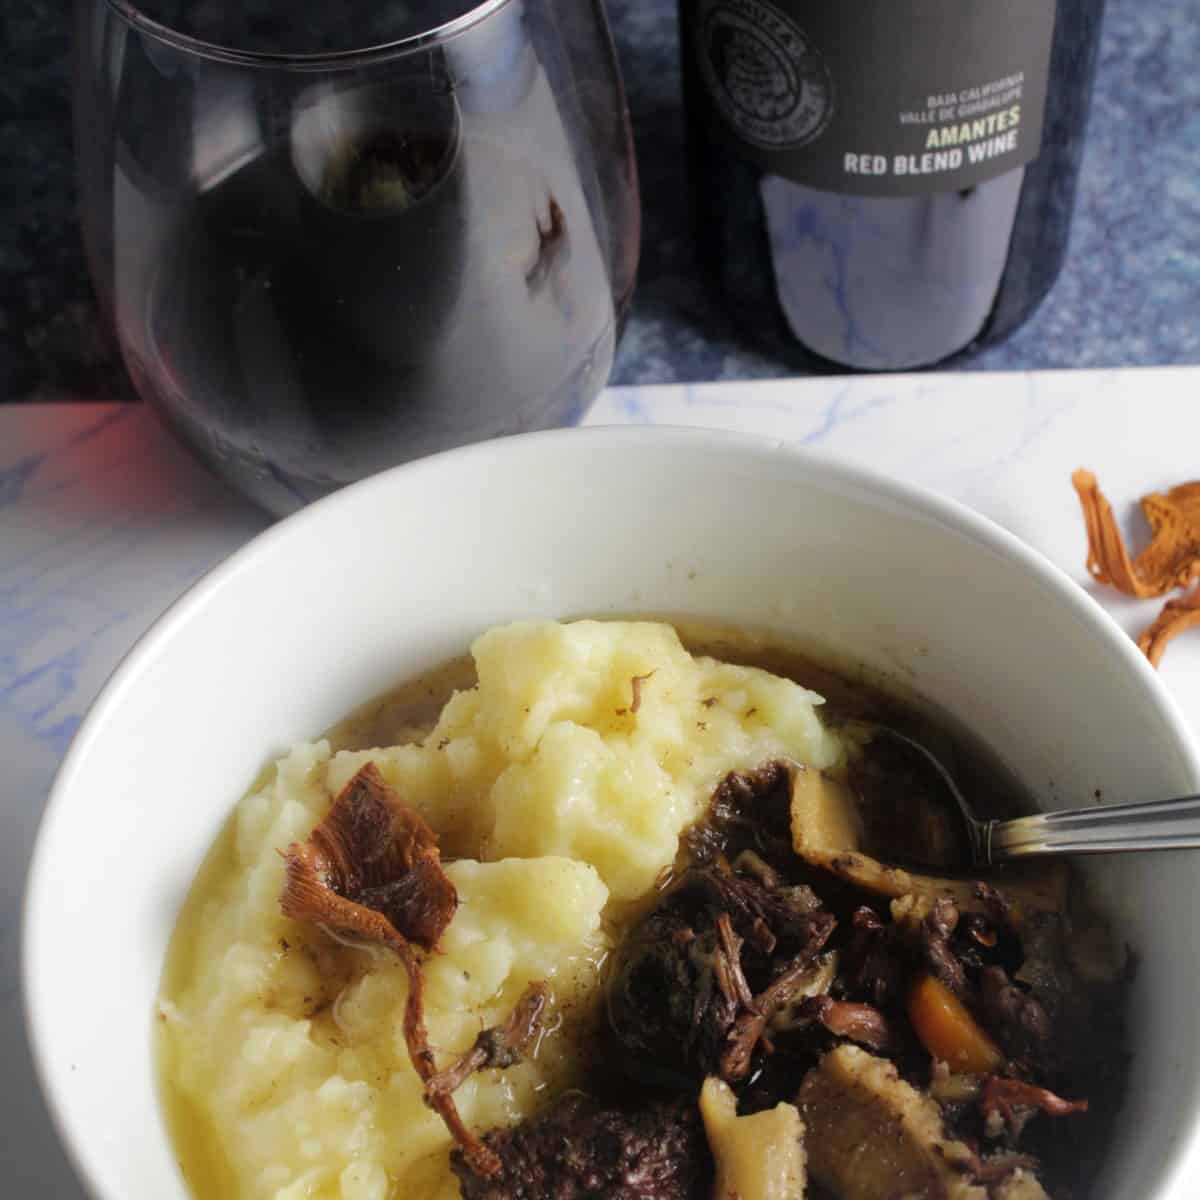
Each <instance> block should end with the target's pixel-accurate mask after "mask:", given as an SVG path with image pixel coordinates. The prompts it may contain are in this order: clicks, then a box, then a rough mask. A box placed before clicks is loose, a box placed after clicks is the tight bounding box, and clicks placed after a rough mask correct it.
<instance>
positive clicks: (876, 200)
mask: <svg viewBox="0 0 1200 1200" xmlns="http://www.w3.org/2000/svg"><path fill="white" fill-rule="evenodd" d="M1102 10H1103V0H1057V3H1056V0H1004V2H1000V0H836V2H835V0H680V20H681V29H680V34H681V46H682V55H683V80H684V104H685V109H686V115H687V135H688V159H689V189H690V191H691V195H692V208H693V218H694V222H695V228H696V237H697V241H698V248H699V254H700V257H701V260H702V262H703V265H704V268H705V271H706V274H707V275H708V276H709V277H710V279H711V280H712V281H713V283H714V285H715V286H716V288H717V289H718V291H719V292H720V294H721V296H722V299H723V303H724V306H725V307H727V308H728V309H729V311H730V312H731V313H732V314H733V316H734V317H735V319H736V320H737V321H738V323H739V324H740V325H741V326H742V327H743V328H744V329H745V331H746V332H747V333H748V334H749V336H751V337H752V338H753V339H754V340H755V341H757V342H758V343H759V344H760V345H761V346H763V347H764V348H765V349H766V350H768V351H769V352H771V353H773V354H775V355H776V356H778V357H780V358H782V359H784V360H785V361H787V362H789V363H791V364H793V365H796V366H799V367H802V368H806V369H821V368H822V367H825V368H828V367H830V366H831V365H833V364H836V365H838V366H842V367H849V368H852V369H855V370H904V369H908V368H914V367H922V366H928V365H931V364H934V363H938V362H941V361H943V360H945V359H948V358H951V357H954V356H956V355H960V354H964V353H973V352H975V351H977V350H979V349H980V348H982V347H984V346H987V345H990V344H993V343H995V342H998V341H1000V340H1001V339H1003V338H1004V337H1006V336H1007V335H1008V334H1009V333H1011V332H1012V331H1013V330H1014V329H1015V328H1016V327H1017V326H1018V325H1020V324H1021V322H1022V321H1024V320H1025V319H1026V318H1027V317H1028V316H1029V315H1030V313H1032V312H1033V310H1034V309H1035V308H1036V307H1037V306H1038V304H1039V303H1040V302H1041V301H1042V299H1043V298H1044V297H1045V295H1046V293H1047V292H1048V291H1049V290H1050V287H1051V286H1052V285H1053V283H1054V280H1055V279H1056V278H1057V276H1058V273H1059V271H1060V269H1061V267H1062V262H1063V256H1064V254H1065V251H1066V246H1067V236H1068V231H1069V226H1070V219H1071V209H1072V206H1073V203H1074V196H1075V185H1076V181H1077V179H1078V174H1079V165H1080V158H1081V154H1082V149H1083V137H1084V130H1085V126H1086V122H1087V112H1088V105H1089V101H1090V95H1091V85H1092V77H1093V74H1094V70H1095V63H1096V54H1097V48H1098V43H1099V35H1100V23H1101V15H1102Z"/></svg>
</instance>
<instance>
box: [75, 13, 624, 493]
mask: <svg viewBox="0 0 1200 1200" xmlns="http://www.w3.org/2000/svg"><path fill="white" fill-rule="evenodd" d="M301 7H302V11H298V10H297V7H296V6H284V5H282V4H281V3H279V2H278V0H266V2H264V0H260V2H259V3H258V4H257V5H254V4H245V5H239V6H233V5H232V4H228V3H223V2H213V0H206V2H205V0H155V2H154V3H149V0H148V2H147V4H145V5H143V6H142V8H140V9H135V8H133V7H132V6H131V5H130V4H128V3H127V2H126V0H78V5H77V16H78V29H77V33H78V36H77V40H76V45H77V55H78V63H77V71H76V88H75V100H76V105H75V107H76V137H77V148H78V158H79V166H80V182H81V192H82V199H83V204H82V213H83V225H84V234H85V242H86V244H87V247H88V252H89V261H90V263H91V268H92V273H93V277H94V280H95V282H96V285H97V290H98V291H99V292H100V294H101V297H102V299H103V301H104V304H105V307H106V309H107V310H108V312H109V315H110V317H111V319H112V320H113V323H114V325H115V327H116V329H117V333H118V336H119V339H120V342H121V345H122V350H123V353H124V356H125V360H126V363H127V365H128V367H129V369H130V373H131V375H132V376H133V378H134V381H135V383H136V384H137V386H138V389H139V391H140V392H141V393H142V394H143V395H144V396H145V397H146V398H147V399H149V400H151V401H152V402H153V403H155V404H156V406H157V407H158V408H159V410H160V411H161V412H163V413H164V414H165V415H166V417H167V419H168V420H169V422H170V423H171V425H172V426H173V427H174V428H175V429H176V430H177V431H178V432H180V433H181V434H182V435H183V437H184V438H185V439H186V440H187V442H188V443H189V444H190V445H192V446H193V447H194V448H196V449H197V450H198V451H199V452H200V453H201V454H202V455H203V457H205V458H206V459H207V460H208V461H209V462H210V463H212V464H213V465H214V466H215V467H216V468H217V469H218V470H220V471H221V472H222V473H223V474H224V475H225V476H226V477H227V478H229V479H230V480H232V481H233V482H234V483H235V484H237V485H238V486H239V487H241V488H242V489H243V490H244V491H246V492H247V493H248V494H250V495H251V496H253V497H254V498H255V499H257V500H258V501H259V502H261V503H263V504H265V505H266V506H267V507H269V508H272V509H273V510H275V511H287V510H289V509H291V508H294V507H297V506H298V505H300V504H302V503H304V502H305V501H307V500H309V499H312V498H314V497H316V496H319V495H321V494H324V493H325V492H328V491H330V490H333V489H334V488H336V487H338V486H341V485H342V484H344V483H347V482H350V481H352V480H354V479H357V478H361V477H362V476H364V475H367V474H370V473H372V472H374V471H377V470H380V469H382V468H384V467H387V466H389V465H392V464H394V463H397V462H401V461H404V460H406V459H410V458H413V457H416V456H418V455H421V454H425V453H429V452H430V451H433V450H437V449H442V448H445V447H448V446H454V445H460V444H463V443H465V442H469V441H474V440H478V439H481V438H486V437H492V436H496V435H499V434H505V433H513V432H518V431H521V430H526V429H536V428H543V427H546V426H550V425H556V424H561V423H564V422H568V421H571V420H573V419H574V418H575V417H576V416H577V415H578V414H579V413H580V412H581V411H582V410H583V408H584V407H585V406H586V405H587V403H588V402H589V401H590V400H591V398H592V397H593V396H594V395H595V394H596V392H597V391H598V390H599V389H600V387H601V386H603V384H604V382H605V380H606V379H607V377H608V373H609V370H610V367H611V364H612V357H613V353H614V349H615V345H616V341H617V338H618V336H619V331H620V327H621V322H622V319H623V316H624V313H625V310H626V308H627V305H628V302H629V298H630V295H631V292H632V288H633V281H634V274H635V270H636V261H637V244H638V224H639V222H638V201H637V180H636V170H635V167H634V161H633V154H632V145H631V140H630V136H629V128H628V118H627V112H626V109H625V101H624V95H623V92H622V88H621V83H620V79H619V76H618V73H617V68H616V63H615V59H614V57H613V51H612V45H611V41H610V38H609V35H608V31H607V27H606V25H605V22H604V17H603V13H602V10H601V7H600V4H599V0H558V2H557V3H556V2H555V0H489V2H488V3H485V4H476V5H471V4H469V3H465V2H464V0H457V3H456V2H453V0H425V2H423V3H414V4H407V5H395V4H392V5H389V4H386V3H385V4H372V5H361V4H354V3H349V2H348V0H347V2H346V3H344V4H342V5H334V6H331V7H328V8H327V7H326V6H301ZM310 10H317V11H310ZM360 10H361V11H360Z"/></svg>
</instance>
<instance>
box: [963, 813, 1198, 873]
mask: <svg viewBox="0 0 1200 1200" xmlns="http://www.w3.org/2000/svg"><path fill="white" fill-rule="evenodd" d="M983 824H984V828H983V830H982V831H981V832H982V835H983V836H982V849H983V852H984V853H983V857H984V859H985V860H986V861H988V862H994V863H996V862H1005V861H1006V860H1008V859H1013V858H1032V857H1038V856H1042V855H1050V854H1111V853H1116V852H1119V851H1123V850H1186V849H1193V848H1197V847H1200V796H1182V797H1180V798H1179V799H1178V800H1154V801H1151V802H1149V803H1147V804H1102V805H1097V806H1096V807H1095V808H1076V809H1068V810H1066V811H1064V812H1053V813H1039V814H1037V815H1036V816H1033V817H1018V818H1017V819H1016V820H1013V821H986V822H984V823H983Z"/></svg>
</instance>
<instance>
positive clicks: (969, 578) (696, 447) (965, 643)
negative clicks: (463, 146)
mask: <svg viewBox="0 0 1200 1200" xmlns="http://www.w3.org/2000/svg"><path fill="white" fill-rule="evenodd" d="M630 612H655V613H675V614H697V615H703V616H707V617H715V618H721V619H724V620H730V621H735V622H740V623H742V624H744V625H746V626H749V627H753V628H756V629H766V630H774V631H777V632H779V633H782V634H786V635H790V636H795V635H800V636H802V637H804V638H805V639H807V640H810V641H813V640H815V641H816V642H819V643H822V644H824V645H825V646H827V647H828V648H829V650H830V651H831V652H832V653H833V654H834V655H836V656H837V657H839V658H845V657H849V658H852V659H854V658H857V659H860V660H862V661H864V662H865V663H867V664H869V665H871V666H872V667H874V668H877V669H882V670H883V671H885V672H889V673H892V674H893V675H895V676H897V677H898V678H899V679H900V680H902V681H903V682H904V683H905V684H906V685H907V686H909V687H912V688H915V689H917V690H918V691H919V692H921V693H924V694H925V695H927V696H929V697H931V698H933V699H934V700H936V701H937V702H938V703H939V704H941V705H942V706H944V707H945V708H947V709H949V710H950V711H951V712H953V713H955V714H957V715H958V716H959V717H960V718H961V719H962V720H963V721H965V722H966V723H967V725H969V726H970V727H971V728H972V729H974V730H975V731H976V732H977V733H978V734H979V735H981V736H982V737H983V739H984V740H985V741H986V742H988V743H989V744H990V745H991V746H992V748H993V749H995V750H996V751H997V752H998V753H999V754H1000V755H1001V756H1002V757H1003V758H1004V759H1006V760H1007V761H1008V762H1009V763H1010V764H1011V765H1012V766H1013V767H1014V768H1015V769H1016V770H1017V772H1018V774H1019V775H1020V776H1021V777H1022V779H1023V780H1024V782H1025V783H1026V784H1027V785H1028V787H1029V788H1030V789H1031V790H1032V791H1033V792H1034V793H1035V794H1036V795H1037V796H1038V797H1039V798H1040V800H1041V802H1042V803H1044V804H1045V805H1046V806H1048V807H1055V806H1057V807H1063V806H1066V805H1068V804H1070V803H1072V802H1074V803H1081V802H1088V801H1089V799H1090V797H1092V795H1093V793H1094V792H1095V789H1097V788H1100V789H1102V792H1103V795H1104V796H1105V797H1106V798H1108V799H1117V798H1123V799H1151V798H1156V797H1165V796H1171V795H1177V794H1181V793H1185V792H1189V791H1197V790H1200V759H1198V757H1197V753H1196V750H1195V748H1194V747H1193V746H1192V745H1191V744H1190V742H1189V739H1188V735H1187V733H1186V732H1185V729H1184V726H1183V724H1182V722H1181V720H1180V717H1179V715H1178V713H1177V712H1176V710H1175V709H1174V707H1173V705H1172V703H1171V701H1170V699H1169V698H1168V696H1167V694H1166V693H1165V691H1164V689H1163V688H1162V686H1161V685H1160V683H1159V682H1158V680H1157V678H1156V677H1155V675H1154V672H1153V671H1151V670H1150V668H1149V667H1148V666H1147V664H1146V662H1145V661H1144V660H1143V659H1142V657H1141V656H1140V655H1139V654H1138V653H1137V652H1136V650H1135V649H1134V647H1133V646H1132V645H1131V643H1130V642H1129V641H1128V640H1127V639H1126V638H1125V637H1124V636H1123V635H1122V634H1121V632H1120V631H1119V630H1118V629H1117V627H1116V626H1115V625H1114V624H1112V623H1111V622H1110V621H1109V620H1108V618H1107V617H1106V616H1105V615H1104V613H1103V612H1102V610H1101V609H1100V608H1099V607H1098V606H1097V605H1096V604H1095V603H1094V602H1093V601H1092V600H1091V599H1090V598H1089V597H1088V596H1087V595H1086V594H1085V593H1084V592H1083V591H1082V589H1080V588H1079V587H1077V586H1076V585H1075V584H1074V583H1072V582H1071V581H1070V580H1068V579H1067V578H1066V577H1065V576H1063V575H1062V574H1060V573H1059V572H1058V571H1056V570H1055V569H1054V568H1053V567H1051V566H1050V565H1048V564H1047V563H1046V562H1045V561H1043V560H1042V559H1041V558H1039V557H1038V556H1037V555H1036V554H1034V553H1033V552H1032V551H1030V550H1029V549H1027V548H1026V547H1025V546H1024V545H1022V544H1021V543H1019V542H1018V541H1016V540H1015V539H1014V538H1012V537H1011V536H1009V535H1008V534H1006V533H1005V532H1003V531H1002V530H1000V529H998V528H997V527H996V526H994V525H992V524H990V523H989V522H987V521H985V520H983V519H982V518H980V517H978V516H976V515H974V514H972V513H971V512H969V511H967V510H965V509H963V508H961V507H959V506H958V505H956V504H953V503H950V502H948V501H945V500H941V499H938V498H936V497H934V496H931V495H928V494H925V493H922V492H919V491H916V490H914V489H912V488H909V487H905V486H902V485H900V484H897V483H894V482H891V481H888V480H886V479H883V478H880V477H878V476H876V475H872V474H869V473H866V472H864V471H861V470H858V469H854V468H849V467H844V466H837V465H834V464H831V463H828V462H825V461H822V460H821V459H819V458H814V457H811V456H809V455H807V454H804V453H802V452H799V451H797V450H795V449H792V448H790V447H788V446H785V445H780V444H778V443H774V442H766V441H760V440H755V439H750V438H741V437H734V436H730V435H725V434H713V433H703V432H694V431H693V432H687V431H675V430H627V429H611V430H610V429H600V430H588V431H570V432H566V433H551V434H540V435H534V436H529V437H522V438H516V439H512V440H509V441H502V442H493V443H490V444H486V445H482V446H475V447H472V448H469V449H465V450H459V451H454V452H451V453H449V454H445V455H441V456H439V457H436V458H432V459H427V460H425V461H422V462H417V463H414V464H411V465H409V466H405V467H401V468H399V469H397V470H395V471H392V472H389V473H387V474H384V475H381V476H377V477H376V478H374V479H370V480H368V481H366V482H365V483H362V484H359V485H357V486H355V487H352V488H350V489H348V490H346V491H344V492H342V493H340V494H338V495H335V496H333V497H331V498H330V499H328V500H325V501H323V502H321V503H319V504H316V505H314V506H313V507H312V508H310V509H308V510H307V511H304V512H302V513H300V514H299V515H297V516H295V517H293V518H291V519H289V520H287V521H285V522H283V523H282V524H281V525H278V526H276V527H275V528H273V529H271V530H269V531H268V532H267V533H265V534H263V535H262V536H261V537H259V538H257V539H256V540H255V541H254V542H252V543H251V544H250V545H249V546H247V547H246V548H244V549H243V550H241V551H240V552H238V553H237V554H235V555H234V556H233V557H232V558H231V559H230V560H229V561H228V562H226V563H225V564H224V565H222V566H221V567H219V568H218V569H216V570H215V571H213V572H212V573H211V574H210V575H209V576H207V577H206V578H205V579H204V580H203V581H202V582H200V583H199V584H198V585H197V586H196V587H194V588H193V589H192V590H191V591H190V592H189V593H188V594H187V595H186V596H185V597H184V598H183V599H182V600H180V601H179V603H177V604H176V605H175V606H174V607H173V608H172V609H171V610H170V611H169V612H168V613H167V614H166V615H165V616H164V617H163V618H162V619H161V620H160V621H159V622H158V623H157V624H156V625H155V627H154V628H153V629H152V630H151V632H150V633H149V634H147V636H146V637H145V638H144V639H143V640H142V641H141V642H140V643H139V644H138V646H137V647H136V649H135V650H134V651H133V652H132V653H131V654H130V656H129V657H128V659H127V660H126V661H125V663H124V664H123V665H122V666H121V668H120V669H119V670H118V671H117V672H116V674H115V675H114V676H113V678H112V679H111V680H110V681H109V683H108V685H107V687H106V688H105V689H104V692H103V693H102V695H101V696H100V698H99V700H98V701H97V702H96V704H95V707H94V708H93V710H92V712H91V714H90V715H89V717H88V719H87V721H86V722H85V723H84V726H83V728H82V729H81V730H80V732H79V734H78V736H77V737H76V739H75V742H74V745H73V746H72V748H71V750H70V753H69V754H68V755H67V759H66V761H65V763H64V765H63V767H62V770H61V771H60V773H59V776H58V779H57V781H56V783H55V786H54V791H53V795H52V797H51V800H50V805H49V808H48V810H47V813H46V816H45V819H44V823H43V826H42V829H41V833H40V836H39V840H38V844H37V848H36V852H35V855H34V861H33V867H32V872H31V877H30V883H29V893H28V902H27V909H26V916H25V986H26V1001H27V1006H28V1014H29V1025H30V1035H31V1038H32V1044H33V1050H34V1056H35V1060H36V1062H37V1065H38V1069H39V1071H40V1073H41V1079H42V1083H43V1086H44V1088H45V1091H46V1094H47V1096H48V1098H49V1102H50V1109H51V1112H52V1113H53V1115H54V1118H55V1120H56V1122H57V1124H58V1128H59V1131H60V1133H61V1135H62V1138H63V1141H64V1142H65V1144H66V1146H67V1149H68V1151H69V1153H70V1154H71V1156H72V1158H73V1160H74V1163H75V1165H76V1167H77V1169H78V1171H79V1173H80V1175H81V1177H82V1178H83V1179H84V1181H85V1182H86V1184H87V1185H88V1187H90V1189H91V1191H92V1193H93V1194H94V1195H95V1196H96V1197H98V1198H99V1200H134V1198H135V1197H137V1198H140V1197H146V1196H152V1197H154V1198H155V1200H177V1198H182V1197H183V1196H184V1195H185V1191H184V1186H183V1183H182V1181H181V1177H180V1175H179V1172H178V1170H177V1168H176V1164H175V1160H174V1157H173V1155H172V1152H171V1147H170V1145H169V1144H168V1141H167V1138H166V1135H165V1132H164V1128H163V1122H162V1119H161V1116H160V1113H159V1106H158V1101H157V1097H156V1092H155V1079H154V1071H153V1067H152V1061H151V1012H152V1004H153V1000H154V997H155V993H156V989H157V987H158V983H159V972H160V970H161V968H162V963H163V955H164V951H165V949H166V946H167V940H168V938H169V936H170V933H171V928H172V924H173V922H174V920H175V915H176V912H177V911H178V909H179V906H180V903H181V901H182V900H183V898H184V894H185V893H186V891H187V888H188V886H189V884H190V882H191V879H192V875H193V872H194V871H195V869H196V867H197V865H198V864H199V862H200V860H201V857H202V856H203V854H204V852H205V850H206V849H207V848H208V846H209V843H210V842H211V841H212V839H213V838H214V837H215V835H216V834H217V832H218V830H219V829H220V827H221V825H222V823H223V822H224V821H225V819H226V817H227V816H228V815H229V812H230V810H231V808H232V806H233V805H234V803H235V802H236V801H237V800H238V798H239V797H240V796H241V795H242V794H243V793H244V791H245V790H246V788H247V786H248V785H249V784H250V782H251V781H252V780H253V778H254V777H255V775H256V774H257V772H258V771H259V769H260V767H262V766H263V764H264V762H266V761H267V760H268V759H269V758H270V757H272V756H273V755H275V754H277V753H278V752H279V751H281V750H282V749H283V748H284V747H285V746H287V745H288V744H289V743H290V742H293V741H295V740H297V739H300V738H303V737H307V736H310V735H313V734H315V733H317V732H318V731H320V730H322V729H323V728H325V727H326V726H328V725H330V724H331V723H333V722H334V720H335V719H337V718H339V717H341V716H342V715H344V714H345V713H346V712H347V711H348V710H349V709H351V708H352V707H354V706H355V705H356V704H358V703H359V702H361V701H363V700H366V699H368V698H370V697H371V696H373V695H375V694H377V693H379V692H381V691H383V690H384V689H386V688H387V687H389V686H390V685H392V684H394V683H395V682H397V681H399V680H403V679H404V678H405V677H408V676H411V675H414V674H416V673H417V672H420V671H422V670H424V669H425V668H427V667H429V666H431V665H433V664H435V663H438V662H439V661H441V660H444V659H446V658H448V657H450V656H452V655H455V654H458V653H461V652H462V651H463V650H464V649H465V647H466V646H467V644H468V642H469V641H470V639H471V638H472V637H473V636H474V635H475V634H477V633H478V632H479V631H481V630H482V629H484V628H486V627H487V626H489V625H493V624H495V623H497V622H501V621H506V620H509V619H511V618H516V617H527V616H556V617H560V616H569V615H579V614H597V615H602V614H605V613H621V614H626V613H630ZM1196 866H1197V860H1196V859H1195V858H1194V857H1193V856H1191V855H1190V854H1172V855H1157V856H1140V857H1125V858H1122V859H1115V858H1114V859H1108V860H1105V861H1104V862H1103V863H1102V864H1101V865H1100V869H1099V871H1098V877H1099V878H1100V879H1101V880H1102V882H1103V888H1104V895H1105V897H1106V899H1107V900H1108V901H1109V903H1110V904H1111V906H1112V909H1113V910H1114V911H1115V913H1116V914H1117V915H1118V918H1119V919H1120V920H1121V922H1122V925H1123V930H1124V933H1125V935H1126V937H1127V938H1128V940H1129V941H1130V942H1131V943H1132V944H1133V945H1134V946H1135V947H1136V948H1137V950H1138V952H1139V954H1140V956H1141V969H1140V972H1139V974H1138V976H1137V980H1136V983H1135V985H1134V987H1135V992H1136V994H1135V997H1134V1001H1133V1009H1132V1011H1133V1014H1134V1025H1133V1030H1132V1035H1133V1044H1134V1048H1135V1059H1134V1066H1133V1072H1132V1080H1131V1085H1130V1089H1129V1093H1128V1102H1127V1109H1126V1119H1125V1120H1124V1121H1123V1122H1122V1124H1121V1132H1120V1133H1119V1134H1118V1136H1117V1138H1116V1140H1115V1143H1114V1144H1113V1146H1112V1152H1111V1160H1110V1165H1109V1169H1108V1170H1107V1173H1106V1175H1105V1184H1104V1186H1103V1188H1102V1189H1101V1194H1102V1196H1103V1197H1105V1198H1107V1200H1131V1198H1133V1197H1137V1200H1151V1198H1154V1200H1164V1198H1166V1197H1168V1196H1170V1197H1172V1198H1178V1200H1183V1198H1184V1197H1185V1196H1188V1197H1190V1196H1191V1195H1193V1194H1194V1193H1195V1191H1196V1188H1197V1187H1198V1186H1200V1184H1197V1183H1193V1184H1191V1186H1189V1184H1188V1177H1189V1175H1191V1177H1192V1178H1193V1179H1196V1180H1200V1148H1198V1145H1197V1140H1198V1139H1197V1129H1196V1126H1197V1098H1198V1097H1197V1080H1198V1076H1200V1069H1198V1067H1200V1004H1198V1003H1197V1000H1196V996H1197V987H1196V975H1197V962H1198V960H1200V954H1198V953H1197V943H1198V940H1200V939H1198V937H1197V933H1196V924H1195V922H1196V916H1195V914H1196V913H1197V912H1200V872H1197V870H1196Z"/></svg>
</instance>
